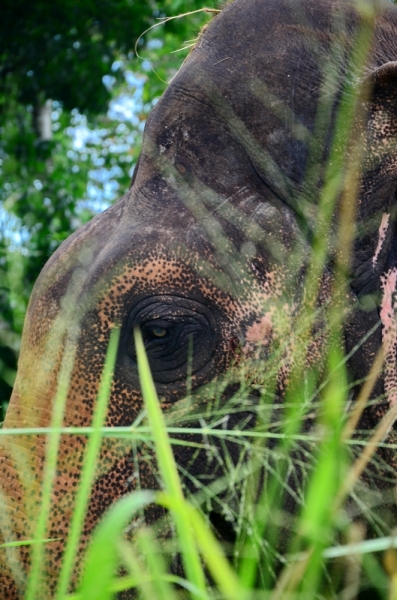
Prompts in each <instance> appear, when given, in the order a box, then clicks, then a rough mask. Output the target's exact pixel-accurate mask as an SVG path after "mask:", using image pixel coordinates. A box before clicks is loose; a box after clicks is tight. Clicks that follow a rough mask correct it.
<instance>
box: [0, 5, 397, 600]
mask: <svg viewBox="0 0 397 600" xmlns="http://www.w3.org/2000/svg"><path fill="white" fill-rule="evenodd" d="M396 136H397V8H396V7H395V6H393V5H392V4H391V3H388V2H385V3H383V2H381V1H379V2H372V1H368V2H364V3H362V4H360V3H359V2H346V1H344V2H342V1H341V0H235V1H234V2H231V3H228V4H226V6H225V7H224V8H223V9H222V10H221V11H220V13H219V14H217V15H216V16H215V17H214V18H213V19H212V20H211V21H210V23H209V25H208V27H206V28H205V30H203V31H202V32H201V33H200V35H199V37H198V40H197V42H196V44H195V46H194V48H193V50H192V51H191V52H190V54H189V56H188V58H187V60H186V61H185V62H184V63H183V65H182V67H181V69H180V70H179V71H178V73H177V74H176V75H175V77H174V78H173V80H172V82H171V83H170V84H169V86H168V87H167V89H166V91H165V93H164V94H163V96H162V97H161V99H160V100H159V101H158V102H157V103H156V105H155V106H154V108H153V109H152V111H151V113H150V115H149V117H148V119H147V123H146V126H145V132H144V138H143V145H142V151H141V154H140V157H139V160H138V162H137V165H136V167H135V171H134V174H133V177H132V182H131V186H130V188H129V190H128V191H127V193H126V194H125V195H124V196H123V197H122V198H121V199H120V200H119V201H118V202H116V203H115V204H114V205H113V206H111V207H110V208H109V209H108V210H106V211H105V212H103V213H101V214H100V215H98V216H96V217H95V218H93V219H92V220H91V221H90V222H89V223H87V224H86V225H84V226H83V227H81V228H80V229H78V230H77V231H76V232H75V233H74V234H72V235H71V236H70V237H69V238H68V239H67V240H66V241H65V242H64V243H63V244H62V245H61V246H60V248H59V249H58V250H57V251H56V252H55V254H54V255H53V256H52V257H51V258H50V260H49V261H48V262H47V264H46V265H45V267H44V269H43V271H42V273H41V275H40V277H39V279H38V281H37V283H36V285H35V287H34V290H33V294H32V297H31V299H30V303H29V307H28V311H27V314H26V320H25V325H24V332H23V339H22V346H21V355H20V360H19V365H18V374H17V379H16V383H15V387H14V391H13V394H12V398H11V401H10V404H9V408H8V411H7V415H6V419H5V423H4V428H5V429H6V430H10V429H15V428H17V429H21V428H31V429H32V428H33V429H35V428H36V429H37V428H48V427H50V426H51V423H53V421H52V419H53V414H54V411H56V410H57V408H56V407H57V404H56V399H57V401H60V402H61V401H63V405H62V406H63V407H64V408H63V409H62V410H63V411H64V413H63V414H61V416H60V417H59V418H60V419H61V421H60V422H61V423H63V426H64V427H89V426H90V425H91V422H92V416H93V411H94V406H95V402H96V398H97V393H98V389H99V385H100V380H101V373H102V370H103V367H104V363H105V356H106V351H107V348H108V344H109V339H110V335H111V332H112V331H113V330H114V329H115V328H118V329H119V331H120V334H119V335H120V338H119V345H118V350H117V360H116V366H115V373H114V379H113V383H112V386H111V391H110V398H109V404H108V409H107V415H106V426H109V427H129V426H131V425H132V424H134V423H137V422H138V421H139V419H140V418H141V415H142V410H143V399H142V394H141V391H140V390H141V388H140V382H139V376H138V365H137V353H136V349H135V344H134V330H135V328H137V327H138V328H139V329H140V331H141V334H142V338H143V341H144V345H145V349H146V353H147V356H148V360H149V364H150V368H151V372H152V377H153V380H154V383H155V386H156V390H157V394H158V397H159V398H160V402H161V407H162V410H163V412H164V414H168V413H169V414H170V415H171V419H174V422H175V421H178V418H181V419H182V421H183V419H185V421H184V422H185V423H187V426H188V427H189V426H192V424H194V423H197V422H201V423H202V419H204V420H206V419H207V420H208V419H210V418H211V416H210V415H211V411H213V414H216V418H218V419H219V424H218V425H215V426H216V427H218V428H223V429H228V430H229V429H230V430H233V428H239V429H240V430H245V431H252V430H253V429H254V428H255V427H256V426H257V422H258V419H259V418H260V414H262V413H260V411H259V409H258V407H262V409H263V406H265V407H267V410H268V418H269V420H270V422H271V423H274V424H275V425H274V426H275V427H276V422H277V421H278V420H279V419H280V415H281V414H282V410H283V402H284V400H285V398H286V397H291V396H288V394H291V390H292V392H294V391H297V393H298V392H299V393H301V392H302V394H303V389H304V388H305V389H306V388H307V387H308V389H309V388H310V386H311V388H310V389H311V392H310V393H309V396H310V394H311V395H312V396H313V397H315V398H317V399H318V397H319V396H318V394H317V395H316V393H317V392H316V390H318V389H319V388H320V387H321V382H322V381H323V380H324V377H325V374H326V373H329V365H328V363H327V356H328V351H329V349H330V348H333V347H335V348H337V349H339V351H341V352H343V353H344V356H345V357H346V358H345V360H344V364H345V365H346V373H347V377H348V381H349V382H350V388H349V390H350V391H349V394H348V395H347V396H346V398H348V401H349V403H350V404H351V406H354V405H355V402H356V401H357V399H358V398H359V396H360V393H361V390H362V386H363V382H364V381H365V379H366V377H368V375H369V373H370V372H371V368H372V365H373V363H374V360H375V359H376V357H377V356H378V354H379V352H383V367H382V368H380V370H379V372H376V377H375V382H374V385H373V389H372V392H371V396H370V401H369V402H368V403H367V405H366V407H365V409H364V410H363V411H362V412H361V414H360V415H359V418H358V421H357V423H356V429H357V432H360V431H361V432H363V431H364V432H371V431H373V430H374V429H375V428H376V427H377V425H378V424H379V423H380V422H381V421H382V419H384V418H385V417H386V416H387V415H388V414H389V412H390V410H393V407H395V406H396V404H397V366H396V352H397V327H396V322H395V311H396V292H397V262H396V260H397V259H396V256H397V254H396V252H397V247H396V240H397V238H396V236H395V235H394V234H395V215H396V203H395V202H394V201H395V200H396V198H397V194H396V190H397V149H396ZM308 282H309V283H310V286H311V287H310V286H309V283H308ZM332 319H333V320H334V321H335V323H336V326H335V327H333V325H332V323H333V321H332ZM331 322H332V323H331ZM62 382H64V383H63V387H62ZM65 382H66V383H65ZM345 383H346V382H345ZM342 384H343V382H342V383H341V385H342ZM346 385H347V383H346ZM242 388H244V390H245V392H244V393H245V396H244V399H243V400H242V399H241V398H242V396H241V395H240V396H239V395H238V392H239V390H240V391H241V389H242ZM310 389H309V391H310ZM264 390H265V391H264ZM265 392H266V394H267V397H268V398H270V401H267V403H266V402H265V403H264V402H263V396H264V395H265ZM187 396H188V397H190V403H189V402H185V403H184V399H185V398H186V397H187ZM301 397H302V398H303V396H299V398H301ZM62 399H63V400H62ZM225 407H226V408H225ZM348 408H349V407H346V410H347V409H348ZM262 409H261V410H262ZM200 411H201V412H200ZM217 411H218V412H217ZM200 415H201V416H200ZM296 418H297V419H299V424H298V425H297V427H298V429H297V431H303V432H305V431H306V432H310V431H313V428H314V427H315V419H316V416H314V417H313V407H312V405H310V406H306V405H304V403H303V400H302V407H301V412H300V413H299V417H298V416H296ZM189 419H190V420H189ZM195 419H196V420H195ZM200 419H201V421H200ZM215 420H216V419H215ZM357 435H359V433H357ZM179 438H181V439H182V441H183V440H184V441H185V442H187V443H185V444H181V445H176V446H174V455H175V459H176V461H177V464H178V465H179V468H180V469H181V473H183V474H184V475H183V479H184V484H185V487H186V490H187V492H189V493H194V492H195V491H196V490H197V486H199V485H200V482H201V483H202V482H204V484H205V482H208V481H210V482H216V481H217V480H218V479H219V480H221V479H222V477H223V478H224V477H225V473H226V475H227V467H226V466H225V461H224V460H223V459H224V458H225V454H228V459H229V458H230V460H231V463H232V464H233V465H235V466H236V465H240V466H241V465H244V464H248V462H249V459H248V458H247V457H246V458H243V459H242V460H240V459H241V456H240V454H241V451H240V449H241V446H239V445H238V444H236V443H234V442H227V443H226V444H221V443H218V445H217V446H216V444H217V442H214V443H215V446H216V449H217V456H218V459H217V461H215V462H214V459H213V456H209V454H210V453H209V452H208V448H207V449H206V448H205V447H204V449H197V447H196V448H195V447H194V443H195V442H197V441H199V442H200V441H201V442H202V439H203V438H202V436H200V434H199V433H197V430H194V432H193V433H192V434H188V433H186V432H185V433H183V434H181V435H180V436H179ZM394 439H395V433H394V430H393V428H392V427H390V428H389V432H388V437H387V440H389V441H393V440H394ZM190 442H192V443H191V446H190V445H189V443H190ZM193 442H194V443H193ZM86 444H87V437H86V436H84V434H82V433H81V434H79V435H73V436H72V435H67V434H62V435H60V439H59V452H58V461H57V465H56V470H55V471H54V474H55V477H54V484H53V490H52V505H51V510H50V513H49V517H48V528H47V533H46V537H48V538H51V539H52V540H54V541H52V542H51V543H50V544H48V545H46V546H45V548H44V552H45V562H44V563H43V564H44V565H45V566H44V568H43V573H42V576H43V581H42V587H41V594H42V595H41V597H42V598H46V597H51V596H52V595H53V594H54V590H55V588H56V583H57V578H58V574H59V569H60V563H61V561H62V553H63V549H64V543H65V538H66V537H67V533H68V528H69V524H70V519H71V514H72V512H73V506H74V500H75V496H76V489H77V487H78V483H79V477H80V472H81V468H82V463H83V456H84V451H85V448H86ZM272 444H273V446H272ZM196 446H197V445H196ZM273 448H274V442H269V445H268V447H267V450H266V451H267V452H268V453H269V456H271V453H272V449H273ZM263 451H264V452H265V450H263ZM45 455H46V436H45V435H39V434H38V433H37V432H36V434H31V435H28V434H24V435H21V434H20V432H19V434H18V435H14V436H10V435H4V436H1V444H0V456H1V466H0V482H1V490H2V491H1V494H2V504H3V507H4V510H3V511H2V521H1V540H2V541H4V542H8V541H13V540H26V539H31V537H32V536H33V535H34V525H35V523H36V521H37V515H38V511H39V509H40V504H41V498H42V489H41V481H42V478H43V472H44V469H45V466H44V463H45ZM295 456H298V454H295ZM219 457H220V458H219ZM376 457H377V463H376V465H378V467H379V465H380V467H379V468H378V467H377V466H376V465H375V466H374V467H372V468H371V467H370V466H368V468H367V469H366V470H364V472H363V474H362V477H361V484H362V485H363V486H365V485H367V487H369V488H371V489H372V488H373V489H374V490H375V492H376V493H379V494H380V495H381V496H382V494H385V495H387V494H386V492H387V491H388V490H390V489H392V487H393V485H394V483H395V468H396V457H395V454H394V453H393V452H392V450H390V449H387V448H379V449H378V450H377V454H376ZM151 458H152V456H151V448H150V447H149V445H147V444H146V445H145V443H142V445H141V446H140V447H139V448H138V449H137V450H136V452H134V451H133V449H132V446H131V443H129V442H128V441H127V440H126V439H122V438H119V437H117V436H116V437H114V438H112V437H104V438H103V440H102V446H101V450H100V458H99V461H98V465H97V471H96V475H95V481H94V484H93V487H92V491H91V495H90V499H89V504H88V509H87V514H86V517H85V522H84V527H83V532H82V537H81V544H80V549H79V553H80V554H81V553H82V552H83V551H84V548H85V547H86V546H87V543H88V541H89V539H90V537H91V534H92V532H93V530H94V528H95V527H96V525H97V524H98V522H99V520H100V519H101V517H102V515H103V514H104V513H105V512H106V511H107V510H108V509H109V507H110V506H112V504H113V503H114V502H115V501H116V500H118V499H120V498H122V497H123V496H124V495H125V494H127V493H129V492H131V491H133V490H134V489H137V488H138V487H141V488H143V489H159V487H161V482H160V481H159V477H158V473H157V471H156V467H155V461H153V460H152V459H151ZM297 462H298V461H297ZM236 468H237V467H236ZM265 470H266V467H265ZM291 477H292V476H291ZM302 478H304V473H303V472H302V469H301V470H299V468H298V467H297V477H296V478H295V479H298V480H299V479H302ZM259 479H260V478H259ZM295 479H294V477H292V478H291V483H290V485H289V488H288V489H292V490H293V489H296V486H297V485H299V482H298V483H297V482H296V481H295ZM262 480H263V477H262ZM260 485H263V481H262V484H260ZM294 486H295V487H294ZM295 496H296V494H295ZM295 496H294V494H293V492H292V491H291V493H289V492H286V494H285V500H283V502H284V504H285V507H286V510H289V511H290V512H291V514H293V513H294V512H296V511H297V501H296V498H295ZM225 497H226V496H225ZM226 498H227V497H226ZM226 501H227V499H226ZM232 501H233V502H236V503H237V504H238V502H239V501H240V498H239V495H238V493H237V496H236V497H235V498H234V499H233V500H231V502H232ZM162 515H163V511H162V510H160V509H158V508H153V509H148V511H147V512H146V513H145V518H146V519H147V522H148V523H154V522H155V521H157V520H158V519H161V517H162ZM213 522H214V526H215V527H216V526H217V523H218V529H219V531H220V532H221V535H223V536H224V537H225V538H227V537H228V535H230V536H231V537H232V534H233V532H232V531H231V530H232V529H233V527H232V526H231V525H230V524H228V523H227V522H226V521H223V522H222V523H221V515H220V514H219V512H218V513H217V511H216V510H214V516H213ZM8 550H9V549H8ZM8 550H7V548H6V547H3V548H1V549H0V552H1V554H0V565H1V574H0V590H1V593H0V596H1V598H3V599H6V600H11V599H16V598H20V597H22V596H23V593H24V586H25V582H26V576H27V572H28V570H29V564H30V559H29V546H21V547H18V548H14V549H13V552H14V554H13V556H14V557H15V556H16V558H17V560H16V561H15V560H14V559H12V557H10V552H9V551H8ZM13 560H14V562H13ZM80 576H81V567H80V566H79V561H76V566H75V572H74V581H78V579H79V577H80Z"/></svg>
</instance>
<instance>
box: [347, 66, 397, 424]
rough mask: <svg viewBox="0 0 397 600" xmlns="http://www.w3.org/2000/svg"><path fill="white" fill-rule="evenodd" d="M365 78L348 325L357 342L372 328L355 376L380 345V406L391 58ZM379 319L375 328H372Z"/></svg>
mask: <svg viewBox="0 0 397 600" xmlns="http://www.w3.org/2000/svg"><path fill="white" fill-rule="evenodd" d="M367 82H368V87H366V93H367V102H368V93H369V98H370V100H369V102H370V103H369V110H368V112H367V120H366V129H365V135H364V143H365V147H364V149H363V151H364V157H363V170H362V182H361V192H360V197H359V200H358V206H357V238H356V243H355V248H354V253H353V257H352V258H353V261H352V268H353V274H352V275H353V277H352V281H351V287H352V289H353V291H354V292H355V293H356V295H357V296H358V298H359V306H360V308H361V310H359V311H358V312H356V313H355V315H354V316H352V322H351V323H350V326H349V329H350V331H351V333H352V334H353V335H352V336H351V337H352V340H353V342H355V343H359V342H360V338H361V340H362V339H363V338H364V337H365V335H366V334H367V333H368V331H369V330H370V329H371V328H372V327H373V328H374V333H373V334H372V335H371V336H370V337H369V338H368V340H367V341H366V342H364V343H363V345H362V347H361V348H360V351H359V352H358V353H357V356H355V357H354V359H353V362H355V363H356V365H355V366H356V369H355V376H356V377H360V376H365V375H366V373H368V371H369V368H370V366H371V364H372V361H373V358H374V356H375V353H376V351H377V348H378V347H379V345H382V347H383V352H384V361H385V362H384V377H383V390H382V389H380V388H379V389H378V390H377V392H376V394H377V395H383V394H385V396H386V398H387V401H388V402H386V404H385V405H384V408H385V410H386V408H387V406H391V405H394V404H396V403H397V325H396V318H395V316H396V314H397V230H396V221H397V218H396V217H397V61H393V62H388V63H386V64H384V65H382V66H381V67H379V68H378V69H376V70H375V71H374V72H373V73H372V74H371V75H370V77H369V78H368V80H367ZM367 106H368V105H367ZM379 318H380V321H381V328H377V327H376V325H377V323H379ZM374 410H375V409H374ZM376 410H378V411H379V410H380V408H376ZM376 410H375V412H376ZM377 414H378V413H377ZM379 414H380V413H379ZM378 416H379V415H378Z"/></svg>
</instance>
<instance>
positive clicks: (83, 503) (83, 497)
mask: <svg viewBox="0 0 397 600" xmlns="http://www.w3.org/2000/svg"><path fill="white" fill-rule="evenodd" d="M118 341H119V330H118V329H113V331H112V332H111V335H110V339H109V346H108V349H107V353H106V358H105V365H104V368H103V373H102V379H101V383H100V386H99V392H98V398H97V401H96V404H95V408H94V415H93V421H92V433H91V435H90V437H89V441H88V443H87V449H86V452H85V456H84V463H83V466H82V470H81V477H80V485H79V489H78V492H77V495H76V501H75V507H74V511H73V516H72V521H71V525H70V530H69V536H68V539H67V542H66V547H65V552H64V555H63V560H62V568H61V573H60V575H59V580H58V586H57V591H56V598H63V596H64V595H65V594H66V593H67V590H68V587H69V582H70V579H71V576H72V573H73V567H74V564H75V560H76V556H77V554H78V545H79V539H80V535H81V531H82V528H83V525H84V519H85V516H86V510H87V505H88V501H89V498H90V494H91V488H92V484H93V482H94V477H95V470H96V462H97V458H98V454H99V451H100V448H101V441H102V432H101V427H103V424H104V422H105V419H106V413H107V406H108V401H109V395H110V389H111V385H112V379H113V370H114V365H115V363H116V355H117V347H118Z"/></svg>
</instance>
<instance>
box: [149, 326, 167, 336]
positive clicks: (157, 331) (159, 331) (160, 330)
mask: <svg viewBox="0 0 397 600" xmlns="http://www.w3.org/2000/svg"><path fill="white" fill-rule="evenodd" d="M149 332H150V333H151V334H152V335H153V337H156V338H162V337H164V336H166V335H167V330H166V329H165V328H164V327H151V328H150V329H149Z"/></svg>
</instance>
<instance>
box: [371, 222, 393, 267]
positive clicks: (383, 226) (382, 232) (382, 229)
mask: <svg viewBox="0 0 397 600" xmlns="http://www.w3.org/2000/svg"><path fill="white" fill-rule="evenodd" d="M389 219H390V215H389V213H383V215H382V220H381V222H380V226H379V231H378V245H377V246H376V250H375V254H374V255H373V257H372V266H373V267H375V265H376V263H377V260H378V256H379V252H380V251H381V249H382V246H383V244H384V241H385V239H386V233H387V228H388V227H389Z"/></svg>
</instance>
